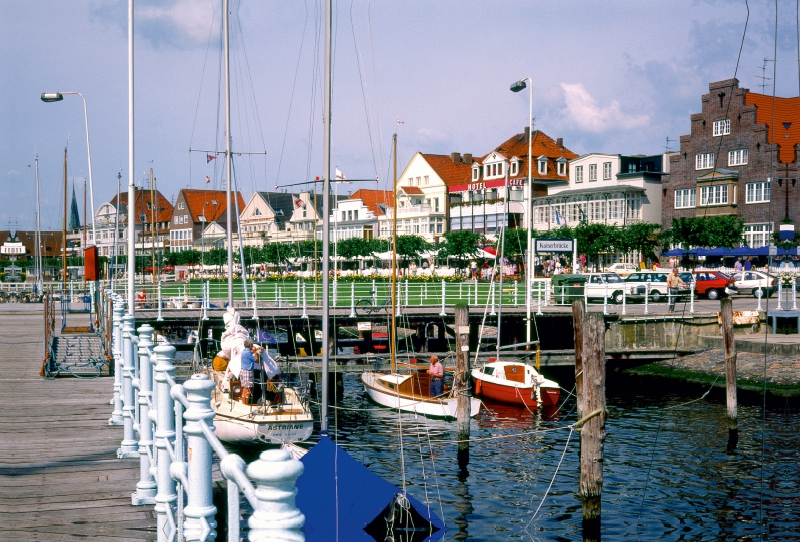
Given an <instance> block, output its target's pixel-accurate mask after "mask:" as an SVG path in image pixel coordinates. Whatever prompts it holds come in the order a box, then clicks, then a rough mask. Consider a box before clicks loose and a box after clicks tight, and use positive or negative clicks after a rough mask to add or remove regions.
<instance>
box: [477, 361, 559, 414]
mask: <svg viewBox="0 0 800 542" xmlns="http://www.w3.org/2000/svg"><path fill="white" fill-rule="evenodd" d="M472 378H473V379H474V380H475V393H476V394H477V395H480V396H481V397H486V398H489V399H493V400H495V401H499V402H501V403H507V404H512V405H519V406H523V405H524V406H526V407H528V408H538V407H539V406H540V405H541V406H543V407H548V406H555V405H556V403H558V398H559V396H560V395H561V387H560V386H559V385H558V383H557V382H555V381H553V380H548V379H546V378H545V377H544V376H542V375H541V374H539V372H538V371H537V370H536V369H535V368H533V367H532V366H530V365H527V364H525V363H519V362H513V361H492V362H490V363H487V364H486V365H484V366H483V367H480V368H475V369H473V370H472Z"/></svg>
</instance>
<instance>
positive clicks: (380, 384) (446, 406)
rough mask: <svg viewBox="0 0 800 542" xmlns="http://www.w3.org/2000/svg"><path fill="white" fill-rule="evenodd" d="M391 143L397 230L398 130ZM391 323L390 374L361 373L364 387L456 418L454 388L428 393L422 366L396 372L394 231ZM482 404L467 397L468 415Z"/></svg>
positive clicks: (396, 403)
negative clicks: (468, 402) (468, 400)
mask: <svg viewBox="0 0 800 542" xmlns="http://www.w3.org/2000/svg"><path fill="white" fill-rule="evenodd" d="M393 143H394V145H393V146H394V150H393V154H394V190H393V192H394V200H395V201H394V209H395V212H394V213H393V229H394V231H395V232H397V211H396V209H397V134H395V135H394V138H393ZM392 239H393V240H392V325H391V341H390V345H389V347H390V348H391V360H392V368H391V372H390V373H389V374H384V373H377V372H373V371H367V372H364V373H362V374H361V382H362V384H363V385H364V391H365V392H366V393H367V395H368V396H369V398H370V399H371V400H372V401H374V402H375V403H377V404H379V405H381V406H385V407H389V408H394V409H398V410H401V411H403V412H413V413H414V414H422V415H424V416H430V417H433V418H444V419H449V420H454V419H456V412H457V409H458V396H457V395H456V391H457V390H453V389H447V388H445V390H444V393H443V394H442V395H440V396H435V397H434V396H431V394H430V380H429V379H430V377H429V375H428V374H427V372H426V371H425V370H415V371H412V372H408V373H398V372H397V361H396V350H397V322H396V315H397V307H396V304H397V235H393V236H392ZM480 408H481V402H480V400H479V399H475V398H474V397H470V405H469V415H470V417H473V416H477V414H478V412H479V411H480Z"/></svg>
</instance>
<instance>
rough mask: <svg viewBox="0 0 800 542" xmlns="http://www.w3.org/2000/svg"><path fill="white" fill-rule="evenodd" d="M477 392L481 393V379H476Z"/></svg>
mask: <svg viewBox="0 0 800 542" xmlns="http://www.w3.org/2000/svg"><path fill="white" fill-rule="evenodd" d="M475 393H476V394H477V395H480V394H481V381H480V380H476V381H475Z"/></svg>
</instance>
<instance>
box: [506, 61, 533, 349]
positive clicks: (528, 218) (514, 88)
mask: <svg viewBox="0 0 800 542" xmlns="http://www.w3.org/2000/svg"><path fill="white" fill-rule="evenodd" d="M525 81H528V84H530V107H529V110H528V182H527V183H526V184H525V202H526V203H525V227H526V228H527V229H528V250H527V253H528V254H527V260H528V261H527V265H525V337H526V339H525V340H526V342H527V343H529V344H528V346H527V347H526V348H527V349H530V342H531V280H532V275H531V271H532V269H533V246H532V244H533V242H532V240H531V237H532V236H533V207H532V205H531V202H532V197H531V196H532V195H533V187H532V186H531V180H532V177H531V163H532V162H533V157H532V156H531V153H532V150H531V146H532V144H533V80H532V79H531V78H530V77H525V78H523V79H520V80H519V81H517V82H516V83H514V84H513V85H511V92H519V91H521V90H524V89H525V87H526V86H528V85H526V84H525Z"/></svg>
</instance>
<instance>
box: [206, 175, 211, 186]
mask: <svg viewBox="0 0 800 542" xmlns="http://www.w3.org/2000/svg"><path fill="white" fill-rule="evenodd" d="M210 183H211V177H209V176H208V175H206V184H210Z"/></svg>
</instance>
